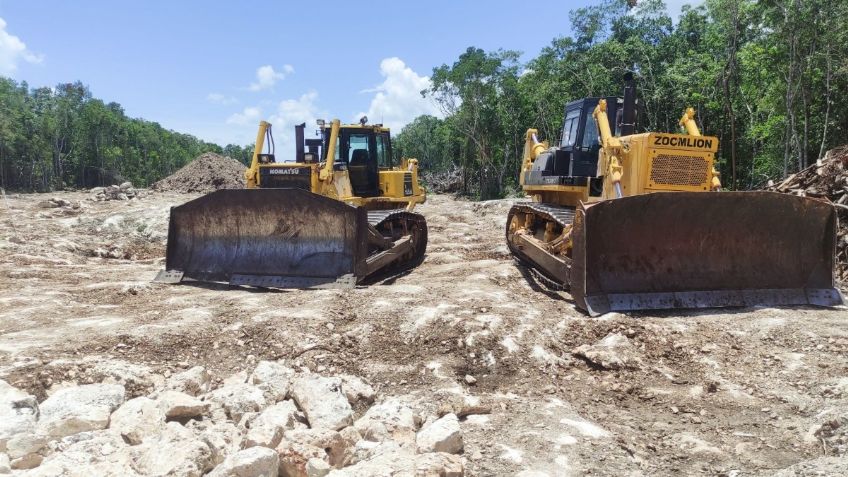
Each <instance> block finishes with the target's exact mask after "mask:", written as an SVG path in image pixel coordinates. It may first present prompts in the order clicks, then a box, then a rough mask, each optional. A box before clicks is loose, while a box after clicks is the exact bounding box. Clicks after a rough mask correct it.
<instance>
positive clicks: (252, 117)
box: [227, 107, 262, 126]
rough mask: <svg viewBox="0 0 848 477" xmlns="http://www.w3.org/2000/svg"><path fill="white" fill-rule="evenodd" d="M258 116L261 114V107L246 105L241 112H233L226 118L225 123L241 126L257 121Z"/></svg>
mask: <svg viewBox="0 0 848 477" xmlns="http://www.w3.org/2000/svg"><path fill="white" fill-rule="evenodd" d="M260 116H262V110H261V109H259V108H258V107H247V108H244V109H243V110H242V112H240V113H235V114H233V115H231V116H230V117H229V118H227V124H235V125H237V126H243V125H246V124H249V123H251V122H257V121H258V120H259V117H260Z"/></svg>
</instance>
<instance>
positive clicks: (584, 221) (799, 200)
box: [570, 192, 843, 315]
mask: <svg viewBox="0 0 848 477" xmlns="http://www.w3.org/2000/svg"><path fill="white" fill-rule="evenodd" d="M836 225H837V219H836V211H835V209H834V207H833V206H832V205H830V204H829V203H827V202H825V201H822V200H818V199H810V198H804V197H797V196H791V195H786V194H779V193H776V192H717V193H703V192H666V193H654V194H647V195H641V196H633V197H625V198H620V199H613V200H607V201H602V202H596V203H592V204H585V205H581V206H580V207H579V208H578V210H577V215H576V217H575V222H574V235H573V237H574V249H573V264H572V269H571V274H570V278H571V290H572V294H573V296H574V299H575V301H576V303H577V305H578V306H579V307H580V308H583V309H584V310H586V311H588V312H589V313H590V314H592V315H597V314H602V313H606V312H609V311H625V310H646V309H663V308H711V307H722V306H768V305H819V306H837V305H841V304H842V303H843V297H842V295H841V294H840V292H839V290H837V289H836V288H835V287H834V280H833V267H834V260H835V258H834V256H835V245H836Z"/></svg>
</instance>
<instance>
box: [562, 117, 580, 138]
mask: <svg viewBox="0 0 848 477" xmlns="http://www.w3.org/2000/svg"><path fill="white" fill-rule="evenodd" d="M578 122H580V110H579V109H575V110H572V111H569V112H568V114H566V115H565V123H564V124H563V126H562V141H561V144H562V146H563V147H566V146H573V145H574V143H575V141H577V123H578Z"/></svg>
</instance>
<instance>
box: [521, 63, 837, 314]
mask: <svg viewBox="0 0 848 477" xmlns="http://www.w3.org/2000/svg"><path fill="white" fill-rule="evenodd" d="M625 81H626V84H625V90H624V97H623V98H618V97H607V98H585V99H581V100H577V101H572V102H570V103H568V104H567V105H566V106H565V121H564V125H563V129H562V135H561V138H560V141H559V144H558V145H556V146H555V147H549V145H548V144H547V143H546V142H540V141H539V139H538V133H537V131H536V130H535V129H529V130H528V131H527V133H526V143H525V148H524V158H523V164H522V170H521V176H520V180H519V182H520V184H521V186H522V187H523V189H524V191H525V192H526V193H527V195H529V196H530V197H531V199H532V201H531V202H527V203H519V204H516V205H515V206H513V207H512V209H511V210H510V211H509V216H508V219H507V225H506V240H507V244H508V246H509V248H510V250H511V252H512V253H513V255H514V256H515V257H516V258H517V259H518V260H519V261H521V262H523V263H524V264H526V265H528V266H529V267H530V268H531V269H532V270H533V271H535V272H536V275H537V277H538V278H540V279H541V280H540V281H541V282H542V284H544V285H547V286H548V287H556V288H558V289H565V290H568V291H570V293H571V295H572V297H573V299H574V302H575V304H576V305H577V307H579V308H580V309H582V310H584V311H586V312H588V313H589V314H590V315H597V314H602V313H606V312H609V311H627V310H644V309H664V308H703V307H721V306H757V305H798V304H801V305H806V304H809V305H821V306H835V305H839V304H842V303H843V298H842V295H841V294H840V292H839V290H838V289H836V288H835V287H834V279H833V267H834V260H835V258H834V256H835V244H836V225H837V224H836V221H837V219H836V211H835V209H834V207H833V206H832V205H831V204H829V203H827V202H825V201H822V200H818V199H812V198H804V197H796V196H791V195H785V194H779V193H776V192H727V191H721V181H720V179H719V175H718V173H717V172H716V170H715V168H714V163H715V155H716V152H717V150H718V139H717V138H715V137H709V136H702V135H701V133H700V131H699V129H698V126H697V124H696V122H695V120H694V116H695V112H694V111H693V110H692V109H691V108H690V109H688V110H687V111H686V112H685V113H684V115H683V117H682V118H681V120H680V125H681V127H683V128H684V129H685V131H686V134H666V133H657V132H644V133H639V134H637V133H636V131H635V130H636V119H637V108H636V104H637V102H636V93H635V85H634V80H633V77H632V74H629V73H628V74H627V75H626V76H625ZM613 127H614V129H613Z"/></svg>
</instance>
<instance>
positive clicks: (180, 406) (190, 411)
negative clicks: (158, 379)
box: [156, 390, 209, 419]
mask: <svg viewBox="0 0 848 477" xmlns="http://www.w3.org/2000/svg"><path fill="white" fill-rule="evenodd" d="M156 401H157V402H158V404H159V407H160V408H161V409H162V411H163V412H164V413H165V417H166V418H171V419H180V418H192V417H200V416H202V415H204V414H206V413H207V412H208V411H209V403H205V402H203V401H201V400H199V399H197V398H194V397H192V396H189V395H188V394H185V393H181V392H179V391H171V390H167V391H162V392H161V393H159V396H158V397H157V398H156Z"/></svg>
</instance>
